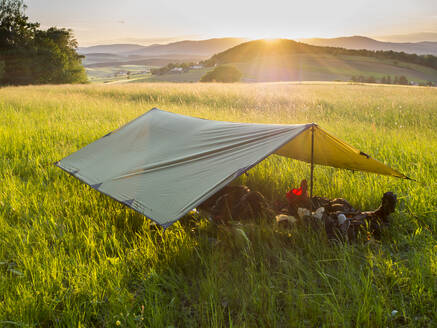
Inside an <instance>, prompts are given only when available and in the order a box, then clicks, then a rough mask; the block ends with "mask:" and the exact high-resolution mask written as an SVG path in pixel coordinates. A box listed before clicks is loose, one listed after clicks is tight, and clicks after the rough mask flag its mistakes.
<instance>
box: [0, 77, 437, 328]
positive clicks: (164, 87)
mask: <svg viewBox="0 0 437 328" xmlns="http://www.w3.org/2000/svg"><path fill="white" fill-rule="evenodd" d="M152 107H159V108H161V109H165V110H169V111H174V112H177V113H181V114H187V115H192V116H198V117H203V118H208V119H216V120H229V121H242V122H268V123H304V122H317V123H318V124H319V125H320V126H322V127H323V128H325V129H326V130H327V131H329V132H331V133H333V134H335V135H336V136H338V137H340V138H343V139H345V140H346V141H347V142H349V143H351V144H352V145H354V146H356V147H357V148H359V149H361V150H363V151H365V152H366V153H368V154H370V155H372V156H374V157H376V158H377V159H379V160H382V161H385V162H386V163H387V164H389V165H390V166H392V167H394V168H396V169H398V170H399V171H401V172H403V173H406V174H407V175H408V176H410V177H411V178H413V179H415V180H416V181H406V180H400V179H396V178H389V177H384V176H378V175H374V174H367V173H359V172H356V173H352V172H349V171H344V170H336V169H333V168H326V167H316V169H315V193H316V194H317V195H323V196H327V197H344V198H346V199H348V200H349V201H350V202H351V203H352V204H353V205H355V206H356V207H359V208H361V209H366V210H367V209H369V210H370V209H373V208H376V207H377V206H378V205H379V202H380V199H381V196H382V194H383V193H384V192H386V191H389V190H390V191H393V192H395V193H396V194H397V195H398V199H399V203H398V206H397V210H396V212H395V213H394V214H393V215H392V224H391V225H390V226H389V227H388V228H387V229H386V230H385V231H384V233H383V236H382V239H381V240H373V239H371V240H370V241H368V242H364V241H363V242H358V243H355V244H343V243H329V242H328V241H327V239H326V236H325V235H324V233H323V232H321V231H314V230H311V229H308V228H304V227H295V228H292V229H291V230H285V229H281V228H278V227H275V225H273V224H272V223H271V222H266V221H265V220H262V219H260V220H259V222H252V223H245V224H238V223H233V224H232V225H230V226H214V225H212V224H210V223H209V222H208V220H207V219H205V218H203V217H199V216H198V215H194V217H186V218H183V219H182V220H181V222H178V223H176V224H175V225H173V226H172V227H170V228H169V229H167V231H166V232H165V234H163V232H162V229H160V228H159V227H155V226H154V225H153V224H152V223H151V222H150V221H149V220H147V219H145V218H144V217H142V216H141V215H139V214H137V213H135V212H133V211H132V210H130V209H128V208H126V207H124V206H123V205H121V204H119V203H117V202H115V201H113V200H111V199H109V198H108V197H106V196H104V195H102V194H100V193H98V192H96V191H94V190H92V189H91V188H89V187H87V186H86V185H84V184H82V183H81V182H79V181H78V180H76V179H74V178H72V177H71V176H69V175H67V174H66V173H65V172H63V171H61V170H60V169H58V168H56V167H55V166H54V165H53V163H54V162H55V161H57V160H60V159H62V158H63V157H65V156H66V155H68V154H70V153H71V152H74V151H76V150H78V149H79V148H81V147H83V146H85V145H86V144H88V143H90V142H92V141H93V140H95V139H97V138H99V137H101V136H103V135H105V134H106V133H108V132H109V131H112V130H114V129H116V128H117V127H120V126H121V125H122V124H124V123H126V122H128V121H130V120H132V119H133V118H135V117H137V116H139V115H140V114H142V113H144V112H145V111H147V110H149V109H150V108H152ZM436 126H437V89H435V88H422V87H402V86H381V85H360V84H347V83H312V84H311V83H306V84H291V83H272V84H234V85H221V84H195V83H194V84H177V83H168V84H166V83H149V84H147V83H144V84H141V83H138V84H120V85H97V84H92V85H75V86H71V85H65V86H34V87H7V88H1V89H0V153H1V154H2V155H1V157H0V181H1V182H0V326H1V327H94V326H95V327H116V326H120V327H197V326H202V327H224V326H229V327H256V326H259V327H435V326H436V323H437V314H436V313H437V280H436V276H437V243H436V240H437V238H436V237H437V236H436V229H437V194H436V187H437V130H436ZM308 176H309V167H308V165H307V164H305V163H300V162H297V161H292V160H285V159H281V158H278V157H274V156H272V157H270V158H269V159H267V160H265V161H263V162H262V163H261V164H259V165H258V166H256V167H255V168H253V169H252V170H250V171H249V175H248V176H243V177H242V178H240V181H238V182H242V183H245V184H247V185H248V186H250V187H251V188H252V189H254V190H259V191H261V192H262V193H263V194H264V195H266V197H268V198H270V199H272V200H274V199H278V198H280V197H284V193H285V192H286V191H287V190H288V188H290V187H291V186H296V185H297V184H298V183H299V181H300V180H301V179H302V178H304V177H307V178H308Z"/></svg>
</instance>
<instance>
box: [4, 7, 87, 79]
mask: <svg viewBox="0 0 437 328" xmlns="http://www.w3.org/2000/svg"><path fill="white" fill-rule="evenodd" d="M25 9H26V6H25V5H24V3H23V1H22V0H0V62H3V74H0V84H40V83H75V82H86V81H87V77H86V73H85V69H84V68H83V66H82V63H81V59H82V56H79V55H78V54H77V52H76V48H77V41H76V40H75V39H74V38H73V35H72V32H71V30H67V29H63V28H55V27H52V28H49V29H48V30H46V31H44V30H40V29H38V28H39V24H38V23H31V22H29V21H28V17H27V16H25V15H24V11H25Z"/></svg>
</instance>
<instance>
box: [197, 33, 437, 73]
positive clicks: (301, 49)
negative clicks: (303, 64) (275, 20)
mask: <svg viewBox="0 0 437 328" xmlns="http://www.w3.org/2000/svg"><path fill="white" fill-rule="evenodd" d="M295 54H309V55H332V56H361V57H374V58H379V59H390V60H399V61H402V62H406V63H412V64H418V65H422V66H427V67H430V68H433V69H437V57H436V56H432V55H416V54H407V53H404V52H395V51H372V50H352V49H344V48H335V47H319V46H312V45H309V44H306V43H302V42H296V41H293V40H288V39H277V40H256V41H249V42H245V43H242V44H240V45H237V46H235V47H233V48H230V49H228V50H226V51H223V52H221V53H218V54H216V55H214V56H212V57H211V58H210V59H208V60H206V61H205V62H204V64H205V65H206V66H213V65H215V64H228V63H244V62H251V61H253V60H257V59H260V58H262V57H279V56H281V57H283V56H287V55H295Z"/></svg>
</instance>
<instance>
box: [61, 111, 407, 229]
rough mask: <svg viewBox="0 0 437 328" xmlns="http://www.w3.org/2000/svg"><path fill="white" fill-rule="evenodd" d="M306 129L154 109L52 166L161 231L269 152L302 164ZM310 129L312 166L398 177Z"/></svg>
mask: <svg viewBox="0 0 437 328" xmlns="http://www.w3.org/2000/svg"><path fill="white" fill-rule="evenodd" d="M311 126H312V124H296V125H276V124H251V123H231V122H219V121H210V120H203V119H199V118H193V117H188V116H183V115H178V114H174V113H169V112H165V111H162V110H159V109H157V108H154V109H152V110H150V111H149V112H147V113H145V114H144V115H142V116H140V117H138V118H137V119H135V120H133V121H131V122H129V123H128V124H126V125H125V126H123V127H121V128H120V129H118V130H115V131H113V132H112V133H109V134H108V135H106V136H104V137H103V138H101V139H99V140H97V141H95V142H93V143H91V144H89V145H88V146H86V147H84V148H82V149H80V150H79V151H77V152H75V153H73V154H71V155H70V156H68V157H66V158H64V159H63V160H61V161H59V162H57V163H56V165H57V166H59V167H60V168H62V169H63V170H65V171H67V172H68V173H70V174H72V175H73V176H75V177H76V178H78V179H80V180H82V181H83V182H85V183H87V184H89V185H90V186H91V187H93V188H94V189H96V190H98V191H100V192H102V193H104V194H106V195H108V196H111V197H112V198H114V199H116V200H118V201H119V202H121V203H123V204H126V205H127V206H129V207H131V208H133V209H134V210H136V211H138V212H140V213H142V214H144V215H145V216H147V217H148V218H150V219H152V220H154V221H155V222H157V223H159V224H160V225H162V226H164V227H168V226H169V225H171V224H172V223H174V222H175V221H176V220H178V219H179V218H180V217H182V216H183V215H184V214H186V213H187V212H189V211H190V210H191V209H193V208H195V207H196V206H197V205H199V204H200V203H202V202H203V201H205V200H206V199H207V198H209V197H210V196H212V195H213V194H214V193H216V192H217V191H218V190H220V189H221V188H223V187H224V186H225V185H227V184H228V183H230V182H231V181H232V180H234V179H235V178H236V177H238V176H239V175H241V174H242V173H243V172H245V171H247V170H248V169H249V168H251V167H252V166H254V165H256V164H257V163H259V162H260V161H261V160H263V159H264V158H266V157H267V156H269V155H270V154H272V153H274V152H275V151H278V154H280V155H283V156H288V157H291V158H297V159H300V160H307V159H308V158H309V154H310V147H309V144H308V143H309V140H310V138H309V131H310V128H311ZM317 131H318V133H319V134H320V137H319V139H320V142H319V144H317V140H316V144H317V146H318V147H315V154H314V155H315V159H316V161H315V162H316V163H317V162H319V163H320V164H325V165H332V166H337V167H346V168H350V169H363V167H364V170H367V171H371V172H377V173H382V174H388V175H394V176H400V177H404V176H403V175H402V174H400V173H399V172H397V171H394V170H392V169H390V168H389V167H388V166H386V165H384V164H382V163H380V162H378V161H376V160H373V159H371V158H369V157H367V155H365V154H364V155H365V156H363V155H362V153H360V152H359V151H358V150H356V149H354V148H352V147H351V146H349V145H347V144H346V143H344V142H342V141H340V140H338V139H332V138H334V137H332V138H331V135H329V134H327V133H326V132H325V131H323V130H321V129H318V130H317ZM319 134H315V135H316V136H318V135H319ZM299 135H300V138H296V141H295V142H294V143H293V142H291V141H292V140H293V139H294V138H295V137H296V136H299ZM328 137H329V138H328ZM322 142H323V143H322ZM325 143H326V146H323V145H324V144H325ZM283 146H284V147H283ZM330 150H332V151H331V152H330ZM336 153H338V156H337V155H336ZM328 155H329V156H328ZM340 160H342V161H340ZM336 161H338V165H336V163H335V162H336ZM366 166H367V168H366Z"/></svg>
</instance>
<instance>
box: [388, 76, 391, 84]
mask: <svg viewBox="0 0 437 328" xmlns="http://www.w3.org/2000/svg"><path fill="white" fill-rule="evenodd" d="M387 84H391V76H390V75H387Z"/></svg>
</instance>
